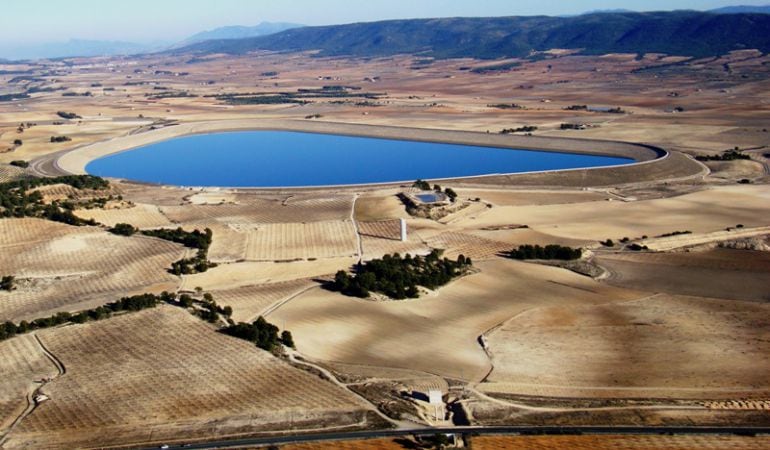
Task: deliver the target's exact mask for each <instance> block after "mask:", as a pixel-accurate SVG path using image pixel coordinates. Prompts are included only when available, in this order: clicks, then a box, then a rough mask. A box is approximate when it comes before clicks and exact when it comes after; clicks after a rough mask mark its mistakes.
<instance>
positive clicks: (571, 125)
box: [559, 123, 586, 130]
mask: <svg viewBox="0 0 770 450" xmlns="http://www.w3.org/2000/svg"><path fill="white" fill-rule="evenodd" d="M559 129H560V130H585V129H586V126H585V125H584V124H582V123H563V124H561V125H559Z"/></svg>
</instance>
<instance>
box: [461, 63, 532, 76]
mask: <svg viewBox="0 0 770 450" xmlns="http://www.w3.org/2000/svg"><path fill="white" fill-rule="evenodd" d="M521 65H522V63H521V62H519V61H512V62H506V63H501V64H496V65H494V66H484V67H476V68H475V69H471V72H473V73H479V74H485V73H495V72H507V71H509V70H511V69H515V68H517V67H521Z"/></svg>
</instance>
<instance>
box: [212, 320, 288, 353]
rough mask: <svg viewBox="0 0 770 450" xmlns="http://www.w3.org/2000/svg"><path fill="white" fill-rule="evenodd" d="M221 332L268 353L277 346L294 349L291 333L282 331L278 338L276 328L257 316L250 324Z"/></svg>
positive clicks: (234, 326)
mask: <svg viewBox="0 0 770 450" xmlns="http://www.w3.org/2000/svg"><path fill="white" fill-rule="evenodd" d="M222 332H223V333H225V334H227V335H229V336H233V337H237V338H239V339H243V340H246V341H249V342H253V343H254V344H255V345H256V346H257V347H259V348H261V349H263V350H267V351H269V352H271V351H273V350H275V349H276V348H277V347H278V345H279V344H283V345H285V346H287V347H294V338H293V337H292V335H291V332H290V331H288V330H284V331H283V332H282V333H281V334H280V336H279V334H278V327H277V326H275V325H273V324H272V323H270V322H268V321H267V320H265V318H264V317H262V316H259V318H258V319H257V320H255V321H254V322H252V323H244V322H240V323H237V324H235V325H231V326H229V327H226V328H223V329H222Z"/></svg>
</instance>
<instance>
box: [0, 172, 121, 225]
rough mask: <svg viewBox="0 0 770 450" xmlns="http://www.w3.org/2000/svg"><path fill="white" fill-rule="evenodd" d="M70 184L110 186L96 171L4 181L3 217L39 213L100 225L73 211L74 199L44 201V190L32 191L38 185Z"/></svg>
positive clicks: (0, 197)
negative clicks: (94, 174)
mask: <svg viewBox="0 0 770 450" xmlns="http://www.w3.org/2000/svg"><path fill="white" fill-rule="evenodd" d="M53 184H66V185H69V186H72V187H73V188H75V189H92V190H103V189H107V188H108V187H109V182H108V181H107V180H105V179H102V178H99V177H94V176H92V175H67V176H63V177H54V178H25V179H23V180H17V181H10V182H7V183H1V184H0V217H18V218H20V217H37V218H41V219H47V220H52V221H55V222H62V223H66V224H68V225H75V226H83V225H98V224H97V223H96V222H95V221H93V220H84V219H81V218H79V217H77V216H75V215H74V214H73V213H72V211H73V210H74V209H75V206H76V205H75V204H74V203H72V202H71V201H66V200H65V201H54V202H51V203H50V204H46V203H44V202H43V196H42V195H41V194H40V192H37V191H34V192H29V191H31V190H33V189H35V188H37V187H41V186H50V185H53Z"/></svg>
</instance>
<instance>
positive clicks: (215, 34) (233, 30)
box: [178, 22, 304, 45]
mask: <svg viewBox="0 0 770 450" xmlns="http://www.w3.org/2000/svg"><path fill="white" fill-rule="evenodd" d="M303 26H304V25H299V24H296V23H284V22H262V23H260V24H259V25H255V26H253V27H245V26H229V27H221V28H216V29H213V30H209V31H203V32H201V33H198V34H195V35H193V36H190V37H189V38H187V39H185V40H184V41H183V42H181V43H180V44H178V45H191V44H195V43H198V42H203V41H210V40H215V39H244V38H250V37H258V36H267V35H270V34H274V33H280V32H281V31H285V30H290V29H292V28H301V27H303Z"/></svg>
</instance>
